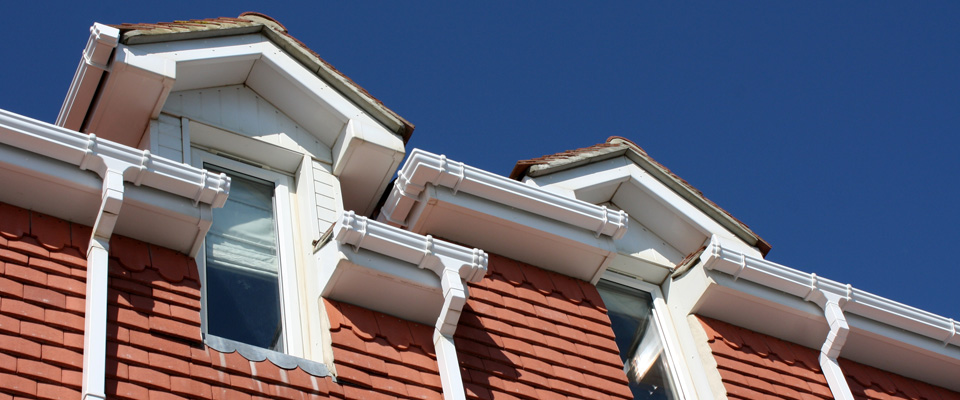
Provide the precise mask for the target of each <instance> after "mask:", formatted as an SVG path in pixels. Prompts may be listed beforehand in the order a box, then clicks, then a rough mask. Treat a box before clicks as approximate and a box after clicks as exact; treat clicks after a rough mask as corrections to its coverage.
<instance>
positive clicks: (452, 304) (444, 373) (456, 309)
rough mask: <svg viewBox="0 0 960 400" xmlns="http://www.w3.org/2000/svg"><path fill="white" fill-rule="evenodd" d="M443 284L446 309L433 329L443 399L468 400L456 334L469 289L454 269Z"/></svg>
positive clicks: (444, 307) (445, 273)
mask: <svg viewBox="0 0 960 400" xmlns="http://www.w3.org/2000/svg"><path fill="white" fill-rule="evenodd" d="M440 284H441V286H442V290H443V308H442V309H441V310H440V316H439V317H438V318H437V325H436V327H435V329H434V330H433V347H434V349H435V350H436V352H437V365H438V367H439V370H440V385H441V386H442V387H443V398H445V399H450V400H465V399H466V392H465V391H464V389H463V377H462V376H460V361H459V359H458V358H457V348H456V346H455V345H454V342H453V335H454V333H456V331H457V322H458V321H459V320H460V313H461V311H462V310H463V306H464V305H466V304H467V297H468V294H467V287H466V286H465V285H464V284H463V282H462V281H461V280H460V274H458V273H457V272H456V271H453V270H451V269H444V272H443V275H442V276H441V277H440Z"/></svg>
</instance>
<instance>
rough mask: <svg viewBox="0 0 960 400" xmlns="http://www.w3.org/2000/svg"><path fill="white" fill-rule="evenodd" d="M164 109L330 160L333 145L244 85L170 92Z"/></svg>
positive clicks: (167, 111)
mask: <svg viewBox="0 0 960 400" xmlns="http://www.w3.org/2000/svg"><path fill="white" fill-rule="evenodd" d="M163 112H165V113H169V114H173V115H177V116H183V117H187V118H190V119H191V120H195V121H197V122H202V123H205V124H208V125H211V126H216V127H219V128H223V129H226V130H229V131H233V132H236V133H240V134H243V135H246V136H249V137H252V138H255V139H257V140H262V141H264V142H267V143H270V144H273V145H277V146H281V147H283V148H286V149H289V150H293V151H297V152H300V153H306V154H309V155H311V156H313V157H315V158H318V159H320V160H322V161H326V162H330V148H329V146H327V145H324V144H323V143H321V142H320V141H319V140H318V139H317V138H316V136H314V135H313V134H311V133H310V132H308V131H307V130H305V129H304V128H302V127H301V126H300V125H299V124H297V122H296V121H294V120H292V119H290V117H288V116H287V115H286V114H284V113H283V112H282V111H280V110H279V109H277V108H276V107H274V106H273V104H270V102H268V101H267V100H265V99H263V98H262V97H260V95H258V94H257V92H254V91H253V90H251V89H250V88H248V87H246V86H244V85H231V86H221V87H216V88H206V89H196V90H184V91H179V92H173V93H170V96H169V97H168V99H167V102H166V103H165V104H164V106H163Z"/></svg>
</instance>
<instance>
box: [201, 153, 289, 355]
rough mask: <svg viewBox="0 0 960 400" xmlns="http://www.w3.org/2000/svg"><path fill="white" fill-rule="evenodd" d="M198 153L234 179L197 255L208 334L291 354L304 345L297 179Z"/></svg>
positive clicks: (210, 165)
mask: <svg viewBox="0 0 960 400" xmlns="http://www.w3.org/2000/svg"><path fill="white" fill-rule="evenodd" d="M193 154H194V156H199V158H200V160H198V161H199V163H200V164H201V165H202V166H203V168H204V169H206V170H208V171H210V172H211V173H217V174H219V173H224V174H226V175H227V176H229V177H230V179H231V186H230V189H231V190H230V197H228V198H227V202H226V205H224V207H223V208H220V209H215V210H214V212H213V225H212V226H211V227H210V231H209V233H207V236H206V239H205V242H204V246H203V250H202V251H201V254H200V255H199V256H198V257H197V261H198V267H200V271H201V279H202V280H203V285H202V290H203V318H202V321H203V327H204V333H205V334H206V335H212V336H216V337H219V338H224V339H229V340H233V341H236V342H241V343H245V344H249V345H251V346H255V347H260V348H265V349H270V350H275V351H279V352H288V353H289V352H290V350H291V349H295V348H297V347H298V346H296V344H297V343H298V342H299V341H300V340H301V339H300V332H299V324H297V323H296V320H297V317H298V316H299V310H298V309H297V308H296V307H297V304H299V302H298V299H297V293H296V283H295V282H294V280H295V276H296V274H295V270H296V269H295V268H296V267H295V260H294V258H295V257H294V254H293V253H294V250H293V248H294V246H293V240H294V233H293V232H294V229H293V227H292V217H291V215H292V206H291V201H290V187H291V181H292V178H291V177H288V176H286V175H284V174H281V173H278V172H274V171H269V170H266V169H262V168H258V167H256V166H254V165H250V164H246V163H243V162H238V161H235V160H231V159H228V158H225V157H221V156H217V155H213V154H210V153H207V152H203V151H199V150H195V151H194V153H193ZM292 325H295V326H292ZM294 352H295V353H299V352H298V351H294ZM295 355H296V354H295Z"/></svg>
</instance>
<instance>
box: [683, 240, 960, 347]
mask: <svg viewBox="0 0 960 400" xmlns="http://www.w3.org/2000/svg"><path fill="white" fill-rule="evenodd" d="M700 262H701V263H703V266H704V268H705V269H708V270H717V271H720V272H723V273H726V274H728V275H731V276H733V277H734V279H746V280H748V281H751V282H754V283H757V284H760V285H763V286H766V287H769V288H771V289H776V290H779V291H781V292H784V293H787V294H790V295H793V296H796V297H799V298H801V299H806V298H807V296H808V295H809V293H810V291H811V290H812V289H811V288H815V289H816V290H819V291H822V292H823V293H824V294H825V295H826V294H833V295H837V296H840V297H843V298H846V299H847V301H846V302H845V303H844V307H843V310H844V311H845V312H847V313H852V314H856V315H859V316H861V317H864V318H867V319H870V320H874V321H877V322H881V323H884V324H887V325H890V326H895V327H898V328H900V329H903V330H905V331H908V332H911V333H915V334H917V335H920V336H924V337H927V338H930V339H933V340H936V341H938V342H941V343H942V344H943V345H944V346H949V345H952V346H955V347H960V335H957V334H956V332H957V326H956V323H955V322H954V320H952V319H950V318H945V317H942V316H939V315H936V314H933V313H931V312H927V311H923V310H920V309H917V308H914V307H910V306H908V305H905V304H902V303H898V302H896V301H893V300H890V299H886V298H883V297H880V296H877V295H875V294H872V293H869V292H865V291H863V290H860V289H857V288H854V287H850V286H849V285H844V284H841V283H839V282H836V281H833V280H830V279H824V278H820V277H817V276H816V275H815V274H810V273H806V272H802V271H798V270H795V269H793V268H790V267H787V266H784V265H780V264H777V263H774V262H771V261H767V260H764V259H761V258H755V257H752V256H750V255H746V254H744V253H742V252H739V251H736V250H732V249H731V248H730V247H729V246H724V245H723V244H722V242H721V239H719V238H718V237H717V236H713V237H712V238H711V239H710V244H708V245H707V249H706V250H705V251H704V252H703V254H702V255H701V256H700ZM814 282H815V283H814Z"/></svg>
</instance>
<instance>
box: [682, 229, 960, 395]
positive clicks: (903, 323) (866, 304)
mask: <svg viewBox="0 0 960 400" xmlns="http://www.w3.org/2000/svg"><path fill="white" fill-rule="evenodd" d="M700 264H701V265H702V267H703V269H704V271H716V272H721V273H723V275H726V276H729V278H723V279H721V278H722V277H721V276H713V280H714V281H715V282H716V283H719V284H720V286H722V287H729V288H731V289H733V290H737V291H741V292H743V293H752V294H754V295H759V296H761V298H763V299H764V301H769V302H770V303H769V304H770V305H771V306H772V307H774V308H777V307H781V308H780V309H781V310H784V311H786V310H787V309H783V308H782V307H783V306H785V305H786V306H787V307H788V309H789V308H792V309H793V310H794V311H791V313H792V314H793V315H792V316H790V314H784V320H783V324H786V325H790V324H791V323H790V322H787V321H788V318H796V317H798V316H800V315H810V316H811V317H813V315H811V314H807V313H809V312H810V311H812V310H811V309H809V308H804V307H803V306H802V304H803V303H806V304H810V303H812V304H815V305H816V306H818V308H819V309H820V310H822V313H821V314H820V315H821V316H822V318H824V320H825V322H826V323H827V333H826V337H825V338H824V339H823V342H822V343H823V344H822V346H821V347H820V355H819V361H820V366H821V368H822V370H823V373H824V376H825V377H826V378H827V382H828V384H829V386H830V390H831V391H832V392H833V394H834V396H835V397H836V398H838V399H852V398H853V396H852V394H851V392H850V388H849V386H848V384H847V381H846V378H845V377H844V374H843V371H841V369H840V365H839V363H838V362H837V359H838V358H839V357H840V356H841V350H843V351H844V358H849V359H851V360H853V361H857V362H863V363H867V364H870V365H873V366H875V367H878V368H881V369H885V370H888V371H891V372H895V373H898V374H901V375H905V376H908V377H913V378H918V379H924V380H925V381H927V382H929V383H932V384H935V385H939V386H944V387H948V388H951V389H953V390H956V382H955V380H954V379H950V377H951V376H952V377H955V376H956V373H957V371H960V337H958V336H957V335H956V322H955V321H954V320H953V319H950V318H945V317H942V316H939V315H935V314H932V313H930V312H926V311H923V310H919V309H916V308H913V307H910V306H907V305H904V304H901V303H898V302H896V301H893V300H889V299H886V298H883V297H880V296H877V295H874V294H871V293H868V292H865V291H862V290H859V289H856V288H853V287H852V286H851V285H845V284H841V283H839V282H836V281H833V280H830V279H824V278H821V277H819V276H817V275H816V274H812V273H806V272H801V271H798V270H795V269H792V268H789V267H786V266H783V265H780V264H777V263H774V262H771V261H767V260H764V259H761V258H757V257H754V256H751V255H749V254H744V253H743V252H741V251H738V250H735V249H734V248H732V246H729V245H728V244H727V243H726V241H725V240H724V239H722V238H719V237H717V236H713V237H711V239H710V242H709V244H708V245H707V247H706V250H705V251H704V252H703V254H702V255H701V256H700ZM711 276H712V275H711ZM738 281H739V282H740V283H738ZM744 281H746V282H749V283H743V282H744ZM757 285H759V286H757ZM753 288H756V289H753ZM761 289H762V290H761ZM771 290H772V291H771ZM715 292H716V293H723V292H724V289H721V290H718V291H715ZM764 293H768V294H764ZM742 295H743V294H740V296H742ZM783 295H787V296H783ZM717 296H723V295H719V294H718V295H715V296H711V297H710V298H711V299H712V300H711V301H712V303H713V304H712V305H710V306H709V307H710V308H711V309H712V310H713V311H712V312H716V310H717V309H716V307H717V303H718V300H720V298H721V297H717ZM790 298H793V299H795V300H789V301H787V299H790ZM778 299H779V300H778ZM797 300H799V301H797ZM775 304H779V305H775ZM790 304H792V305H790ZM692 312H694V313H697V312H698V311H697V310H693V311H692ZM778 312H782V311H778ZM814 315H815V314H814ZM746 318H747V319H749V317H746ZM807 343H808V344H810V343H809V341H808V342H807ZM881 343H883V344H884V345H885V346H886V345H889V346H890V347H884V348H885V349H886V350H885V351H877V347H876V346H877V345H880V344H881ZM900 348H903V349H907V348H909V349H912V350H910V353H909V357H914V359H912V360H911V361H910V362H907V363H906V364H904V360H903V359H898V357H901V356H903V355H902V354H901V353H900V351H901V350H899V349H900ZM847 349H850V350H849V351H848V350H847ZM878 353H880V354H878ZM898 354H901V356H898ZM919 360H926V361H925V362H923V361H919ZM907 364H910V365H913V366H912V367H911V366H909V365H907Z"/></svg>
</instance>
